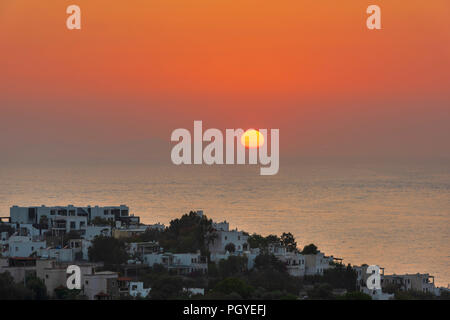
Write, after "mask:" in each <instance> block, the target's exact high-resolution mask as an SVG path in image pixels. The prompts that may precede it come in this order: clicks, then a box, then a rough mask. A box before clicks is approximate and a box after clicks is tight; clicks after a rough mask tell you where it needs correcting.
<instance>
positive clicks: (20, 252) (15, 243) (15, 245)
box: [3, 236, 47, 257]
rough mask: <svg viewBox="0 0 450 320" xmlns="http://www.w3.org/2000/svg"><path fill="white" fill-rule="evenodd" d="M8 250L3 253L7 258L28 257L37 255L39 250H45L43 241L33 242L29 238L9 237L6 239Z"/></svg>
mask: <svg viewBox="0 0 450 320" xmlns="http://www.w3.org/2000/svg"><path fill="white" fill-rule="evenodd" d="M7 246H8V248H7V251H6V250H5V251H4V252H3V253H4V255H5V254H6V255H7V256H9V257H29V256H31V255H32V254H33V253H36V254H37V253H38V251H39V250H40V249H43V248H46V246H47V244H46V242H45V241H33V239H32V238H31V237H29V236H11V237H9V239H8V244H7Z"/></svg>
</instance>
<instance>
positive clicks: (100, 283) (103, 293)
mask: <svg viewBox="0 0 450 320" xmlns="http://www.w3.org/2000/svg"><path fill="white" fill-rule="evenodd" d="M117 279H118V274H117V273H116V272H111V271H103V272H97V273H94V274H90V275H85V277H84V281H83V291H84V294H85V295H86V296H87V297H88V299H89V300H110V299H116V298H118V297H119V284H118V280H117Z"/></svg>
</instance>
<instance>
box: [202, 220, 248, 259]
mask: <svg viewBox="0 0 450 320" xmlns="http://www.w3.org/2000/svg"><path fill="white" fill-rule="evenodd" d="M213 228H215V231H214V233H215V239H214V240H213V241H212V242H211V243H210V244H209V251H210V252H211V253H219V254H220V253H225V252H226V251H227V250H226V249H225V247H226V246H227V245H228V244H230V243H231V244H233V245H234V248H235V251H236V252H243V251H247V250H248V249H249V245H248V242H247V240H248V234H247V233H245V232H243V231H238V230H237V229H235V230H229V224H228V222H226V221H224V222H220V223H213Z"/></svg>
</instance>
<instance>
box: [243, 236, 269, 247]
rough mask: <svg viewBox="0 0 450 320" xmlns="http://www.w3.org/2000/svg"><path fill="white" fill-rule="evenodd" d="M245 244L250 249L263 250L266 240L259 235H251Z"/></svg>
mask: <svg viewBox="0 0 450 320" xmlns="http://www.w3.org/2000/svg"><path fill="white" fill-rule="evenodd" d="M247 242H248V244H249V246H250V248H253V249H254V248H265V247H267V245H268V244H267V240H266V238H264V237H263V236H262V235H259V234H256V233H254V234H252V235H251V236H249V237H248V239H247Z"/></svg>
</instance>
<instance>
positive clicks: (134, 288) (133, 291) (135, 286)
mask: <svg viewBox="0 0 450 320" xmlns="http://www.w3.org/2000/svg"><path fill="white" fill-rule="evenodd" d="M151 290H152V289H151V288H144V283H143V282H130V296H132V297H135V298H136V297H141V298H146V297H147V296H148V294H149V293H150V291H151Z"/></svg>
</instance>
